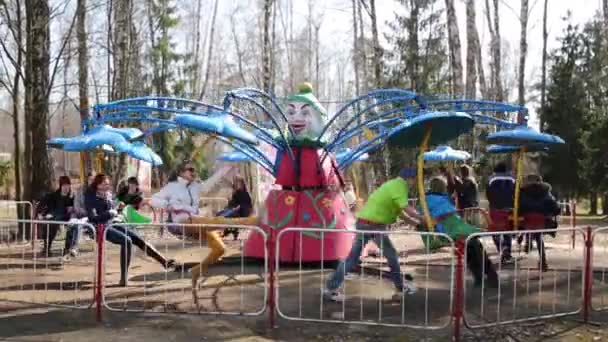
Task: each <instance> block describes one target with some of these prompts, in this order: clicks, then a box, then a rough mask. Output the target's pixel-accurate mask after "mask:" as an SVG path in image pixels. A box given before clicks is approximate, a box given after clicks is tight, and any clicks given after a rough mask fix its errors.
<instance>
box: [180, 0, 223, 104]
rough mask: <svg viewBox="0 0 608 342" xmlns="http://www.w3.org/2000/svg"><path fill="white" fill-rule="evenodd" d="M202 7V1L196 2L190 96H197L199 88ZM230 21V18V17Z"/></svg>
mask: <svg viewBox="0 0 608 342" xmlns="http://www.w3.org/2000/svg"><path fill="white" fill-rule="evenodd" d="M202 7H203V0H197V1H196V17H195V19H196V32H195V34H194V57H193V65H194V70H192V73H193V75H192V83H191V84H190V89H191V91H192V94H198V91H199V89H198V87H199V84H200V83H199V82H200V81H199V78H200V74H201V67H200V60H201V13H202ZM230 20H231V21H232V20H233V19H232V16H231V17H230Z"/></svg>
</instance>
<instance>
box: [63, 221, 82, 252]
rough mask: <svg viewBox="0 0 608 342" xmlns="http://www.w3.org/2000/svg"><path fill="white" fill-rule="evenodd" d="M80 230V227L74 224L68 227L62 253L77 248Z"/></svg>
mask: <svg viewBox="0 0 608 342" xmlns="http://www.w3.org/2000/svg"><path fill="white" fill-rule="evenodd" d="M80 229H81V228H80V226H79V225H76V224H75V225H71V226H68V229H67V232H66V235H65V248H64V253H67V252H69V251H70V250H72V249H76V248H78V242H79V241H80Z"/></svg>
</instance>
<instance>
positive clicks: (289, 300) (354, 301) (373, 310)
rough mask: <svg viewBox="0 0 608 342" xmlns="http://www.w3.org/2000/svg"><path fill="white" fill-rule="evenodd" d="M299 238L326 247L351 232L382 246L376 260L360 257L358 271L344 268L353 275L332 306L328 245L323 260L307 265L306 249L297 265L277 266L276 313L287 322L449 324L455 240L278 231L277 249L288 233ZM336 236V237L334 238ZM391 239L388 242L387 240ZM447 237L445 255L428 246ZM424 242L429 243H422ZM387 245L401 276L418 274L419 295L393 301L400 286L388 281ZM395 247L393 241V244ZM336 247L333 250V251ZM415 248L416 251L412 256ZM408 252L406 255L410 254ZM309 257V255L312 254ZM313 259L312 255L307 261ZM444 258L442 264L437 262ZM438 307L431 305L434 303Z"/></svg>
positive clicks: (431, 236) (403, 234) (413, 234)
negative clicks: (326, 296) (327, 295)
mask: <svg viewBox="0 0 608 342" xmlns="http://www.w3.org/2000/svg"><path fill="white" fill-rule="evenodd" d="M290 233H291V234H294V233H295V234H298V235H299V239H296V241H299V243H300V244H302V241H303V240H304V238H303V237H304V236H317V238H318V239H320V241H321V242H322V243H323V242H324V241H325V242H324V243H327V244H330V243H331V241H332V237H336V236H337V235H338V234H349V235H352V236H353V238H355V239H366V241H367V239H373V240H374V241H375V243H376V245H377V246H378V247H379V252H380V254H379V255H378V256H377V257H364V258H361V260H360V261H361V264H360V265H359V266H358V267H357V270H351V271H350V272H349V270H342V271H343V272H344V273H348V275H347V280H346V281H345V283H344V285H343V286H342V288H341V293H342V295H344V296H345V300H344V301H342V302H341V303H333V302H329V301H327V299H324V298H323V289H324V288H325V287H326V282H327V280H328V279H329V277H330V276H331V273H332V271H334V269H333V268H332V267H330V265H329V264H331V263H334V264H335V265H334V267H345V266H344V264H341V266H340V265H336V263H335V260H328V259H327V258H325V257H324V252H323V251H324V250H325V249H326V247H325V246H322V247H321V249H320V250H319V252H318V253H319V255H318V257H315V259H318V260H319V261H318V262H315V264H311V263H307V262H305V261H303V260H305V259H303V256H302V251H303V250H304V248H302V246H300V248H295V250H298V251H300V252H299V256H296V262H295V263H294V264H292V265H288V266H281V265H279V263H277V264H276V267H277V270H276V274H277V290H276V293H277V296H276V297H277V312H278V314H279V315H280V316H281V317H282V318H285V319H288V320H300V321H312V322H330V323H349V324H366V325H386V326H401V327H410V328H423V329H441V328H445V327H446V326H448V325H449V324H450V319H451V318H450V315H451V303H452V288H453V286H452V281H453V277H452V275H453V273H454V258H453V254H452V253H451V250H452V249H453V248H451V247H453V246H454V242H453V241H452V240H451V239H450V238H449V237H448V236H447V235H445V234H439V233H423V232H416V231H404V230H400V231H390V230H389V231H357V232H355V231H339V232H336V231H327V230H326V229H315V228H286V229H283V230H281V232H279V233H278V235H277V238H276V244H277V246H276V248H277V249H276V251H277V253H278V251H279V250H281V245H282V244H285V243H290V241H289V239H285V237H288V235H287V234H290ZM330 235H331V236H330ZM385 238H386V239H390V240H386V239H385ZM434 239H442V240H443V245H444V246H445V247H446V248H445V249H444V250H443V253H440V252H437V251H435V253H433V252H432V251H431V249H430V248H429V247H426V246H430V245H431V243H430V240H434ZM423 240H429V241H426V243H423ZM385 241H392V243H393V244H394V248H395V249H396V253H398V255H399V256H400V257H399V262H400V264H401V271H402V273H401V274H400V275H399V276H400V277H403V278H404V279H403V281H405V278H406V276H405V274H406V273H407V274H410V273H411V274H416V276H415V278H414V280H413V281H414V283H415V284H416V285H417V286H419V287H420V291H418V293H416V294H414V295H411V296H410V295H403V293H401V294H400V295H398V296H397V297H398V298H394V297H393V294H394V291H395V288H394V286H393V285H392V284H390V282H389V281H386V279H384V278H387V276H388V277H390V272H387V270H386V265H385V264H384V260H383V251H384V250H385V248H389V251H388V252H387V253H392V251H390V247H392V246H385V245H384V244H385ZM389 244H390V243H389ZM329 248H331V247H329ZM411 249H415V252H413V251H412V250H411ZM406 250H407V253H406ZM307 253H308V251H307ZM311 257H312V256H311V255H310V254H308V256H307V258H311ZM432 260H441V261H442V262H441V263H439V264H438V263H436V262H432ZM431 299H432V301H433V303H430V301H431Z"/></svg>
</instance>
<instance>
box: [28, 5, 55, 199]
mask: <svg viewBox="0 0 608 342" xmlns="http://www.w3.org/2000/svg"><path fill="white" fill-rule="evenodd" d="M25 8H26V18H27V19H26V51H27V52H26V59H25V75H26V77H25V113H26V116H27V118H28V119H29V121H30V122H29V124H30V128H31V136H30V138H32V137H36V139H31V142H30V144H31V167H32V168H31V169H30V170H36V172H28V173H31V187H28V188H26V189H27V190H28V192H27V193H26V194H25V198H27V199H28V200H31V199H35V198H40V197H41V195H42V194H43V193H45V192H46V191H48V190H50V187H51V179H52V169H51V163H50V160H49V155H48V153H47V146H46V140H47V138H48V130H47V117H48V114H49V96H48V95H49V88H50V87H49V84H50V78H49V67H50V60H51V57H50V48H51V40H50V10H49V5H48V2H47V1H46V0H26V1H25ZM25 181H26V182H27V181H28V180H27V179H26V180H25Z"/></svg>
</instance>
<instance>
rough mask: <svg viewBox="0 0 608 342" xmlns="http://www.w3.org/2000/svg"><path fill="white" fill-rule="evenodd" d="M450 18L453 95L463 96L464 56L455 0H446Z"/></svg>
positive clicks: (449, 42)
mask: <svg viewBox="0 0 608 342" xmlns="http://www.w3.org/2000/svg"><path fill="white" fill-rule="evenodd" d="M445 6H446V11H447V17H448V45H449V47H450V63H451V65H450V67H451V69H452V70H451V71H452V93H453V94H455V95H462V93H463V88H464V85H463V82H462V55H461V52H460V34H459V32H458V22H457V20H456V9H455V8H454V0H445Z"/></svg>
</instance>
